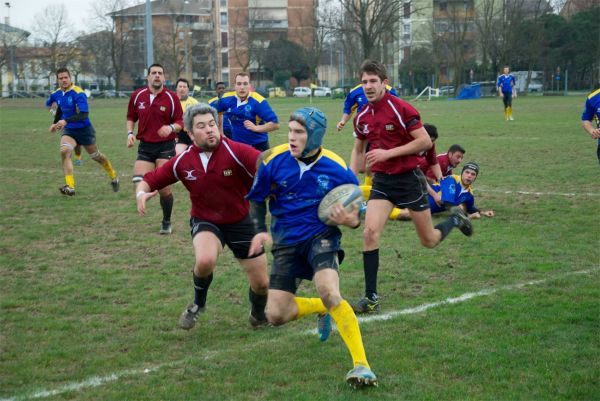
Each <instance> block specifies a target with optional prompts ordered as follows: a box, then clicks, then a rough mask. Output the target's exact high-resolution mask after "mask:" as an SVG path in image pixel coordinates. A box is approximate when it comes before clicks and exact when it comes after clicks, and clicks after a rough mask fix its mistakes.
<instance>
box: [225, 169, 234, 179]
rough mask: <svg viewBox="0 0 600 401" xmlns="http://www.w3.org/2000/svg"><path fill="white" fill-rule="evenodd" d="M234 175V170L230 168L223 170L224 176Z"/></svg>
mask: <svg viewBox="0 0 600 401" xmlns="http://www.w3.org/2000/svg"><path fill="white" fill-rule="evenodd" d="M232 175H233V170H231V169H230V168H228V169H227V170H223V177H231V176H232Z"/></svg>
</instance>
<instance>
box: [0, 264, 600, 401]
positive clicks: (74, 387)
mask: <svg viewBox="0 0 600 401" xmlns="http://www.w3.org/2000/svg"><path fill="white" fill-rule="evenodd" d="M598 270H600V267H594V268H591V269H586V270H578V271H571V272H565V273H560V274H556V275H554V276H551V277H547V278H545V279H539V280H531V281H526V282H522V283H516V284H509V285H503V286H499V287H497V288H487V289H483V290H481V291H477V292H467V293H464V294H462V295H460V296H458V297H452V298H446V299H444V300H442V301H438V302H431V303H426V304H422V305H419V306H416V307H412V308H405V309H401V310H397V311H392V312H387V313H383V314H378V315H373V316H368V317H360V318H359V319H358V320H359V322H360V323H370V322H375V321H381V320H391V319H393V318H396V317H398V316H402V315H413V314H418V313H422V312H425V311H427V310H429V309H433V308H437V307H440V306H445V305H453V304H458V303H462V302H465V301H468V300H471V299H474V298H478V297H483V296H488V295H492V294H495V293H497V292H499V291H510V290H515V289H520V288H523V287H528V286H533V285H539V284H543V283H545V282H548V281H552V280H556V279H559V278H562V277H568V276H574V275H580V274H588V273H594V272H596V271H598ZM334 329H335V325H334ZM316 333H317V330H316V329H311V330H304V331H302V332H300V334H303V335H309V334H310V335H313V334H316ZM294 334H297V333H291V335H294ZM219 352H220V351H219ZM219 352H216V351H215V352H214V353H211V354H210V355H208V356H205V357H203V359H209V358H211V357H214V356H216V355H217V354H218V353H219ZM186 360H187V358H184V359H181V360H179V361H174V362H170V363H163V364H158V365H153V366H149V367H146V368H137V369H126V370H122V371H120V372H114V373H111V374H108V375H106V376H92V377H90V378H88V379H86V380H83V381H80V382H74V383H69V384H65V385H63V386H60V387H57V388H56V389H54V390H38V391H35V392H33V393H29V394H22V395H16V396H13V397H9V398H0V401H22V400H29V399H38V398H47V397H52V396H55V395H59V394H63V393H66V392H68V391H78V390H83V389H85V388H93V387H98V386H101V385H103V384H106V383H109V382H113V381H116V380H119V379H121V378H122V377H125V376H140V375H144V374H149V373H152V372H156V371H158V370H161V369H163V368H168V367H172V366H176V365H179V364H181V363H183V362H184V361H186Z"/></svg>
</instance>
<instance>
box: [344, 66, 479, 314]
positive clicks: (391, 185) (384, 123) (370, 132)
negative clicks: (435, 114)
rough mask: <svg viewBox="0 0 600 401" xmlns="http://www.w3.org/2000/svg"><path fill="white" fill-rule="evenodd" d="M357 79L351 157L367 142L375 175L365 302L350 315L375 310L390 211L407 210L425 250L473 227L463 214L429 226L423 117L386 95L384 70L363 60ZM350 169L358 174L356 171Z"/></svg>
mask: <svg viewBox="0 0 600 401" xmlns="http://www.w3.org/2000/svg"><path fill="white" fill-rule="evenodd" d="M360 77H361V81H362V85H363V88H364V90H365V95H366V96H367V99H368V101H369V103H368V104H367V105H366V106H365V107H363V109H362V110H361V111H360V113H358V114H357V115H356V117H355V118H354V127H355V131H354V136H355V138H356V139H355V142H354V147H353V149H352V152H353V153H355V152H362V149H364V143H365V141H369V144H370V145H371V149H370V150H369V151H368V152H367V154H366V162H367V163H368V164H369V165H370V168H371V171H372V172H373V187H372V189H371V194H370V196H369V201H368V203H367V212H366V215H365V228H364V231H363V267H364V274H365V296H364V298H362V299H361V300H360V301H359V302H358V303H356V304H355V305H354V311H355V312H358V313H368V312H375V311H377V310H378V309H379V297H378V295H377V272H378V270H379V239H380V236H381V234H382V232H383V229H384V227H385V224H386V222H387V219H388V216H389V214H390V212H391V211H392V209H393V208H394V206H396V207H399V208H407V209H409V210H410V211H409V213H410V216H411V218H412V221H413V224H414V226H415V229H416V231H417V235H418V236H419V240H420V241H421V244H422V245H423V246H426V247H427V248H433V247H435V246H436V245H438V244H439V243H440V242H441V241H442V240H443V239H444V238H445V237H446V236H447V235H448V234H449V233H450V231H451V230H452V229H453V228H454V227H458V228H459V229H460V230H461V231H462V233H463V234H465V235H467V236H468V235H471V234H472V227H471V222H470V221H469V219H468V217H467V216H466V215H465V214H464V213H463V212H462V210H457V211H455V213H453V215H452V216H451V217H449V218H448V219H447V220H445V221H444V222H442V223H440V224H438V225H436V226H435V227H434V226H433V224H432V221H431V213H430V210H429V202H428V201H427V180H426V179H425V175H424V174H423V172H422V171H421V169H420V168H419V163H420V161H421V157H420V156H419V153H420V152H423V151H426V150H428V149H430V148H431V146H432V142H431V139H430V137H429V135H428V133H427V131H426V130H425V128H424V127H423V125H422V123H421V116H420V115H419V112H418V111H417V110H415V108H414V107H412V106H411V105H410V104H408V103H407V102H405V101H403V100H401V99H399V98H397V97H394V96H391V95H390V94H389V93H388V92H387V91H386V89H385V87H386V84H387V72H386V69H385V67H384V66H383V64H381V63H379V62H377V61H371V60H366V61H365V62H364V63H363V65H362V66H361V69H360ZM351 168H352V169H353V171H356V166H355V165H351Z"/></svg>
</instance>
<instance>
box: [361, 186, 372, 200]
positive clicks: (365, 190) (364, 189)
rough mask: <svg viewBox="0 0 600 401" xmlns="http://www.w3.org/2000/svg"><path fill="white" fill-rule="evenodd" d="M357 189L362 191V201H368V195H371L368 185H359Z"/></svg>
mask: <svg viewBox="0 0 600 401" xmlns="http://www.w3.org/2000/svg"><path fill="white" fill-rule="evenodd" d="M359 188H360V190H361V191H362V194H363V198H364V200H368V199H369V195H371V186H370V185H361V186H360V187H359Z"/></svg>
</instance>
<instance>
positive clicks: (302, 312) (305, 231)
mask: <svg viewBox="0 0 600 401" xmlns="http://www.w3.org/2000/svg"><path fill="white" fill-rule="evenodd" d="M326 128H327V119H326V117H325V114H323V112H322V111H320V110H318V109H315V108H312V107H304V108H301V109H298V110H296V111H295V112H293V113H292V115H291V116H290V121H289V131H288V143H286V144H283V145H279V146H276V147H274V148H273V149H271V150H269V151H268V152H265V153H264V154H263V156H262V157H261V159H262V161H261V164H260V167H259V168H258V172H257V174H256V178H255V180H254V185H253V186H252V189H251V190H250V192H249V193H248V195H247V198H248V199H249V200H250V204H251V214H252V218H253V220H254V222H255V224H256V227H257V230H258V231H259V233H258V234H257V235H256V236H255V237H254V239H253V240H252V246H251V248H250V252H251V253H250V254H251V255H252V254H253V253H256V252H261V251H262V246H263V244H265V243H271V242H272V243H273V248H272V250H271V252H272V253H273V266H272V268H271V276H270V279H269V297H268V301H267V318H268V320H269V322H270V323H272V324H274V325H282V324H285V323H287V322H289V321H291V320H297V319H300V318H301V317H303V316H306V315H309V314H317V315H319V316H320V318H319V325H318V327H319V334H320V336H321V340H322V341H324V340H326V339H327V337H328V336H329V333H330V331H331V318H333V320H334V321H335V322H336V324H337V327H338V330H339V332H340V335H341V337H342V339H343V340H344V342H345V344H346V346H347V347H348V350H349V351H350V354H351V356H352V361H353V364H354V368H353V369H352V370H350V371H349V372H348V374H347V375H346V381H347V382H348V383H350V384H351V385H355V386H373V385H376V384H377V377H376V376H375V374H374V373H373V372H372V371H371V369H370V367H369V363H368V362H367V357H366V355H365V351H364V346H363V343H362V337H361V334H360V328H359V326H358V320H357V319H356V315H355V314H354V312H353V311H352V307H351V306H350V304H349V303H348V302H347V301H346V300H344V299H343V298H342V296H341V294H340V288H339V264H340V260H339V259H338V258H339V257H340V255H341V256H343V251H342V249H341V243H340V242H341V236H342V233H341V231H340V229H339V228H338V227H337V226H327V225H325V224H324V223H323V222H321V220H319V217H318V213H317V210H318V207H319V203H320V201H321V200H322V199H323V197H324V196H325V195H326V194H327V193H328V192H329V191H331V190H332V189H333V188H335V187H337V186H339V185H342V184H347V183H351V184H357V183H358V181H357V179H356V176H355V175H354V174H353V173H352V171H351V170H349V169H348V168H347V166H346V163H345V162H344V160H343V159H342V158H341V157H339V156H338V155H336V154H335V153H333V152H331V151H329V150H327V149H324V148H323V147H322V146H321V145H322V143H323V135H325V131H326ZM267 198H268V199H269V210H270V212H271V216H272V218H271V234H269V233H268V232H267V227H266V224H265V216H266V210H267V205H266V201H265V200H266V199H267ZM330 219H331V220H332V221H334V222H335V223H336V224H341V225H345V226H348V227H351V228H358V227H359V226H360V219H359V217H358V210H357V209H356V208H354V209H353V210H352V211H347V210H346V209H344V208H343V207H342V206H341V204H339V203H337V204H336V205H335V206H334V207H333V208H332V212H331V215H330ZM302 279H307V280H314V282H315V286H316V289H317V292H318V293H319V298H304V297H297V296H295V294H296V291H297V290H298V286H299V285H300V282H301V280H302Z"/></svg>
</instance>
